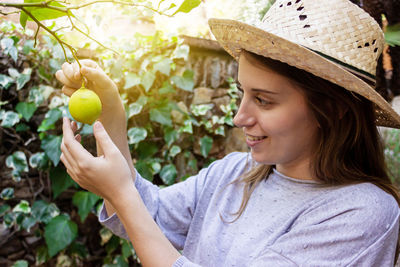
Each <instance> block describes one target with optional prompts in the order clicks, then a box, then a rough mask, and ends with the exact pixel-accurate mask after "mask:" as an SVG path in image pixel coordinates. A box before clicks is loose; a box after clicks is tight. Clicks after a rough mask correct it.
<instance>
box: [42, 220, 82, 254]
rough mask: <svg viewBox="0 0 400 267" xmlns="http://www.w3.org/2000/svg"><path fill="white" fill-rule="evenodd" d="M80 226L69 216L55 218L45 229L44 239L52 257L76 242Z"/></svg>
mask: <svg viewBox="0 0 400 267" xmlns="http://www.w3.org/2000/svg"><path fill="white" fill-rule="evenodd" d="M77 233H78V226H77V225H76V223H74V222H73V221H71V220H70V219H69V218H68V216H67V215H64V214H62V215H58V216H57V217H54V218H53V219H52V220H51V221H50V222H49V223H48V224H47V225H46V227H45V229H44V237H45V240H46V244H47V248H48V251H49V255H50V257H53V256H54V255H56V254H57V253H58V252H59V251H61V250H62V249H64V248H66V247H67V246H68V245H69V244H71V242H72V241H74V240H75V238H76V236H77Z"/></svg>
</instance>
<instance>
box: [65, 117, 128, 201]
mask: <svg viewBox="0 0 400 267" xmlns="http://www.w3.org/2000/svg"><path fill="white" fill-rule="evenodd" d="M76 128H77V125H76V123H75V122H72V123H71V122H70V121H69V119H68V118H63V134H64V135H63V139H62V143H61V151H62V153H61V157H60V159H61V161H62V162H63V163H64V165H65V167H66V168H67V172H68V174H69V175H70V176H71V178H72V179H73V180H74V181H75V182H77V183H78V184H79V185H80V186H81V187H82V188H85V189H87V190H89V191H91V192H93V193H95V194H96V195H99V196H101V197H103V198H105V199H107V200H110V199H112V198H115V196H120V195H123V194H124V192H127V191H129V190H130V189H132V188H134V183H133V179H132V174H131V171H130V168H129V166H128V164H127V162H126V159H125V158H124V156H123V155H122V153H121V152H120V151H119V149H118V148H117V147H116V146H115V144H114V143H113V142H112V140H111V138H110V137H109V135H108V134H107V132H106V130H105V129H104V127H103V126H102V124H101V123H100V122H99V121H97V122H95V123H94V125H93V133H94V136H95V138H96V140H97V143H98V145H99V146H100V147H101V149H102V150H103V153H104V155H103V156H100V157H94V156H92V154H90V153H89V152H88V151H87V150H86V149H85V148H83V147H82V145H81V144H80V138H81V137H80V135H77V136H76V137H74V132H75V131H76Z"/></svg>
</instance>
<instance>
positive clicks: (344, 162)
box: [231, 51, 400, 262]
mask: <svg viewBox="0 0 400 267" xmlns="http://www.w3.org/2000/svg"><path fill="white" fill-rule="evenodd" d="M241 56H245V57H246V58H248V59H249V60H250V61H251V62H252V63H254V64H262V65H264V66H267V67H268V68H269V69H271V70H273V71H275V72H277V73H279V74H281V75H284V76H286V77H288V78H289V79H291V80H292V82H294V83H295V84H296V85H298V87H299V88H301V90H302V91H303V94H304V96H305V98H306V101H307V105H308V107H309V108H310V109H311V111H312V113H313V114H314V116H315V118H316V120H317V122H318V124H319V126H320V127H319V128H318V131H319V132H318V134H317V138H318V139H317V145H316V148H315V152H314V155H313V160H312V161H311V166H310V167H311V170H312V172H313V173H314V174H315V177H316V178H317V179H318V180H319V181H320V182H322V183H323V184H326V185H347V184H356V183H362V182H370V183H372V184H374V185H376V186H378V187H379V188H381V189H382V190H384V191H385V192H387V193H389V194H391V195H392V196H393V197H394V198H395V199H396V201H397V203H398V205H399V206H400V195H399V191H398V189H397V187H396V186H395V185H394V184H393V183H392V181H391V180H390V178H389V175H388V171H387V167H386V163H385V157H384V152H383V144H382V140H381V137H380V134H379V132H378V129H377V127H376V123H375V122H376V117H375V111H374V104H373V103H372V102H371V101H369V100H367V99H366V98H364V97H362V96H359V95H357V94H355V93H352V92H350V91H348V90H346V89H344V88H343V87H340V86H338V85H336V84H334V83H331V82H329V81H327V80H325V79H322V78H320V77H317V76H315V75H313V74H311V73H309V72H306V71H304V70H301V69H297V68H295V67H292V66H289V65H287V64H285V63H282V62H279V61H276V60H273V59H269V58H266V57H262V56H259V55H256V54H253V53H250V52H247V51H244V52H243V53H242V54H241ZM247 165H251V168H250V171H247V172H246V173H245V174H243V175H242V176H240V177H238V178H237V179H235V180H234V181H233V183H243V184H244V190H243V197H242V202H241V205H240V207H239V209H238V211H237V212H235V213H233V214H232V215H234V216H235V219H234V220H233V221H231V222H234V221H236V220H237V219H238V218H239V217H240V216H241V214H242V213H243V211H244V209H245V208H246V206H247V203H248V201H249V198H250V196H251V194H252V192H253V191H254V189H255V188H256V186H257V185H258V184H259V183H260V182H261V181H263V180H265V179H267V178H268V176H269V174H271V173H272V170H273V168H274V166H270V165H265V164H253V163H249V162H248V164H247ZM399 234H400V232H399ZM399 248H400V238H398V241H397V247H396V258H395V262H396V261H397V257H398V254H399Z"/></svg>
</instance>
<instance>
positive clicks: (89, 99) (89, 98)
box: [68, 87, 101, 124]
mask: <svg viewBox="0 0 400 267" xmlns="http://www.w3.org/2000/svg"><path fill="white" fill-rule="evenodd" d="M68 108H69V112H70V113H71V115H72V117H73V118H74V119H75V120H77V121H79V122H82V123H86V124H92V123H93V122H95V121H96V120H97V118H98V117H99V116H100V114H101V101H100V98H99V96H98V95H97V94H96V93H95V92H93V91H92V90H89V89H87V88H85V87H82V88H80V89H78V90H76V91H75V92H74V93H73V94H72V95H71V98H70V99H69V103H68Z"/></svg>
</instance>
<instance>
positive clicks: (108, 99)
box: [56, 59, 121, 110]
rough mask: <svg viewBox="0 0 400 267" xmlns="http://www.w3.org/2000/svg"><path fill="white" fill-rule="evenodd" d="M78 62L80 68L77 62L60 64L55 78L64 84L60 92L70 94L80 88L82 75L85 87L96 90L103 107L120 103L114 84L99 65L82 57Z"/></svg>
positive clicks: (109, 107)
mask: <svg viewBox="0 0 400 267" xmlns="http://www.w3.org/2000/svg"><path fill="white" fill-rule="evenodd" d="M79 62H80V63H81V65H82V68H81V69H79V65H78V63H77V62H74V63H73V64H70V63H67V62H65V63H64V64H63V65H62V66H61V70H58V71H57V72H56V78H57V79H58V80H59V81H60V82H61V83H63V84H64V86H63V87H62V92H63V93H64V94H65V95H67V96H71V95H72V94H73V93H74V92H75V91H76V90H77V89H79V88H81V86H82V81H83V76H84V77H85V78H86V80H87V84H86V87H87V88H89V89H91V90H93V91H94V92H96V94H97V95H98V96H99V97H100V100H101V102H102V105H103V109H106V110H107V109H110V110H111V108H112V107H114V106H115V105H116V104H117V105H120V102H121V100H120V97H119V94H118V88H117V86H116V84H115V83H114V82H113V81H112V80H111V79H110V78H109V77H108V76H107V75H106V74H105V72H104V71H103V70H102V69H101V68H100V67H99V65H98V64H97V63H96V62H94V61H93V60H89V59H83V60H80V61H79ZM82 75H83V76H82Z"/></svg>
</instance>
